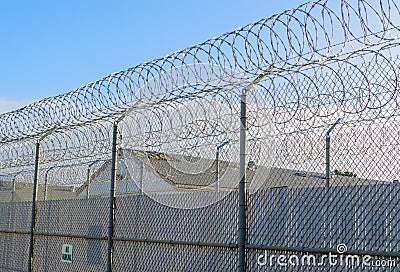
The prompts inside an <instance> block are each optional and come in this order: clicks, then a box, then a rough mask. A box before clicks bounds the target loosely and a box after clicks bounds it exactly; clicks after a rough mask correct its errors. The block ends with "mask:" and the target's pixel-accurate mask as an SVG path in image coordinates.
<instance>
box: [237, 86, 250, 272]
mask: <svg viewBox="0 0 400 272" xmlns="http://www.w3.org/2000/svg"><path fill="white" fill-rule="evenodd" d="M246 152H247V91H246V90H243V92H242V94H241V96H240V183H239V220H238V224H239V227H238V230H239V233H238V236H239V237H238V249H239V263H238V271H239V272H244V271H246V239H247V237H246V236H247V229H246V228H247V201H248V199H247V186H246V185H247V184H246V155H247V154H246Z"/></svg>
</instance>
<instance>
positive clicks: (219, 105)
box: [0, 0, 400, 271]
mask: <svg viewBox="0 0 400 272" xmlns="http://www.w3.org/2000/svg"><path fill="white" fill-rule="evenodd" d="M399 26H400V10H399V8H398V4H397V3H396V2H395V1H390V0H387V1H386V0H385V1H383V0H381V1H367V0H358V1H356V0H355V1H345V0H342V1H318V2H309V3H307V4H304V5H301V6H300V7H298V8H295V9H292V10H289V11H285V12H283V13H281V14H277V15H275V16H272V17H269V18H266V19H263V20H260V21H258V22H256V23H253V24H250V25H248V26H245V27H243V28H239V29H237V30H235V31H233V32H230V33H227V34H224V35H222V36H220V37H217V38H213V39H210V40H208V41H206V42H204V43H200V44H198V45H196V46H192V47H189V48H186V49H185V50H182V51H177V52H175V53H174V54H172V55H170V56H166V57H164V58H160V59H156V60H153V61H151V62H148V63H144V64H141V65H138V66H135V67H133V68H131V69H127V70H125V71H121V72H118V73H114V74H111V75H110V76H107V77H105V78H102V79H100V80H98V81H96V82H92V83H89V84H87V85H85V86H83V87H81V88H79V89H77V90H74V91H71V92H69V93H66V94H63V95H59V96H56V97H51V98H48V99H44V100H42V101H38V102H36V103H33V104H31V105H29V106H27V107H25V108H22V109H20V110H17V111H14V112H10V113H7V114H3V115H0V127H1V129H0V215H1V221H0V270H1V271H234V270H237V271H327V270H329V271H396V270H397V269H398V267H399V266H400V263H399V261H400V260H399V257H400V243H399V241H400V236H399V235H400V234H399V233H400V229H399V228H400V227H399V226H400V225H399V222H400V214H399V209H398V203H399V195H400V191H399V190H400V177H399V172H400V169H399V167H400V164H399V159H398V158H399V157H400V156H399V155H400V154H399V153H400V151H399V150H400V149H399V146H400V143H399V139H400V137H399V136H400V129H399V128H400V117H399V113H400V112H399V102H400V101H399V86H398V84H399V78H398V75H399V74H400V68H399V67H400V59H399V57H398V53H399V48H400V46H399V45H400V44H399V42H398V37H399V30H400V29H399Z"/></svg>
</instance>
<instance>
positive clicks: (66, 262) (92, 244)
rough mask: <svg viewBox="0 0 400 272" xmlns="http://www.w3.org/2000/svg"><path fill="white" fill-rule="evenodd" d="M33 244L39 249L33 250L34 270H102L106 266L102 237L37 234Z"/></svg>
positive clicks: (105, 246)
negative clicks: (87, 237)
mask: <svg viewBox="0 0 400 272" xmlns="http://www.w3.org/2000/svg"><path fill="white" fill-rule="evenodd" d="M93 236H94V235H93ZM35 246H36V248H38V249H40V250H35V255H34V260H35V261H34V268H35V271H49V272H50V271H104V270H105V267H106V259H107V242H106V241H105V240H104V239H93V238H92V239H85V238H83V237H81V238H68V237H62V236H60V237H56V236H37V237H36V239H35ZM66 248H67V252H65V251H66V250H65V249H66Z"/></svg>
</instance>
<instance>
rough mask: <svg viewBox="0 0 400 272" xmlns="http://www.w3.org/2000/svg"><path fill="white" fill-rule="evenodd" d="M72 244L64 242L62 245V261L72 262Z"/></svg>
mask: <svg viewBox="0 0 400 272" xmlns="http://www.w3.org/2000/svg"><path fill="white" fill-rule="evenodd" d="M72 248H73V246H72V245H68V244H63V246H62V250H61V253H62V256H61V261H62V262H63V263H72Z"/></svg>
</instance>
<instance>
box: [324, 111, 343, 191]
mask: <svg viewBox="0 0 400 272" xmlns="http://www.w3.org/2000/svg"><path fill="white" fill-rule="evenodd" d="M339 122H340V118H339V119H337V120H336V122H335V123H334V124H333V125H332V126H331V127H330V128H329V129H328V131H327V132H326V135H325V151H326V154H325V162H326V169H325V175H326V177H325V178H326V187H328V188H329V186H330V180H331V163H330V149H331V136H330V133H331V132H332V130H333V129H334V128H335V127H336V125H337V124H339Z"/></svg>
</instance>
